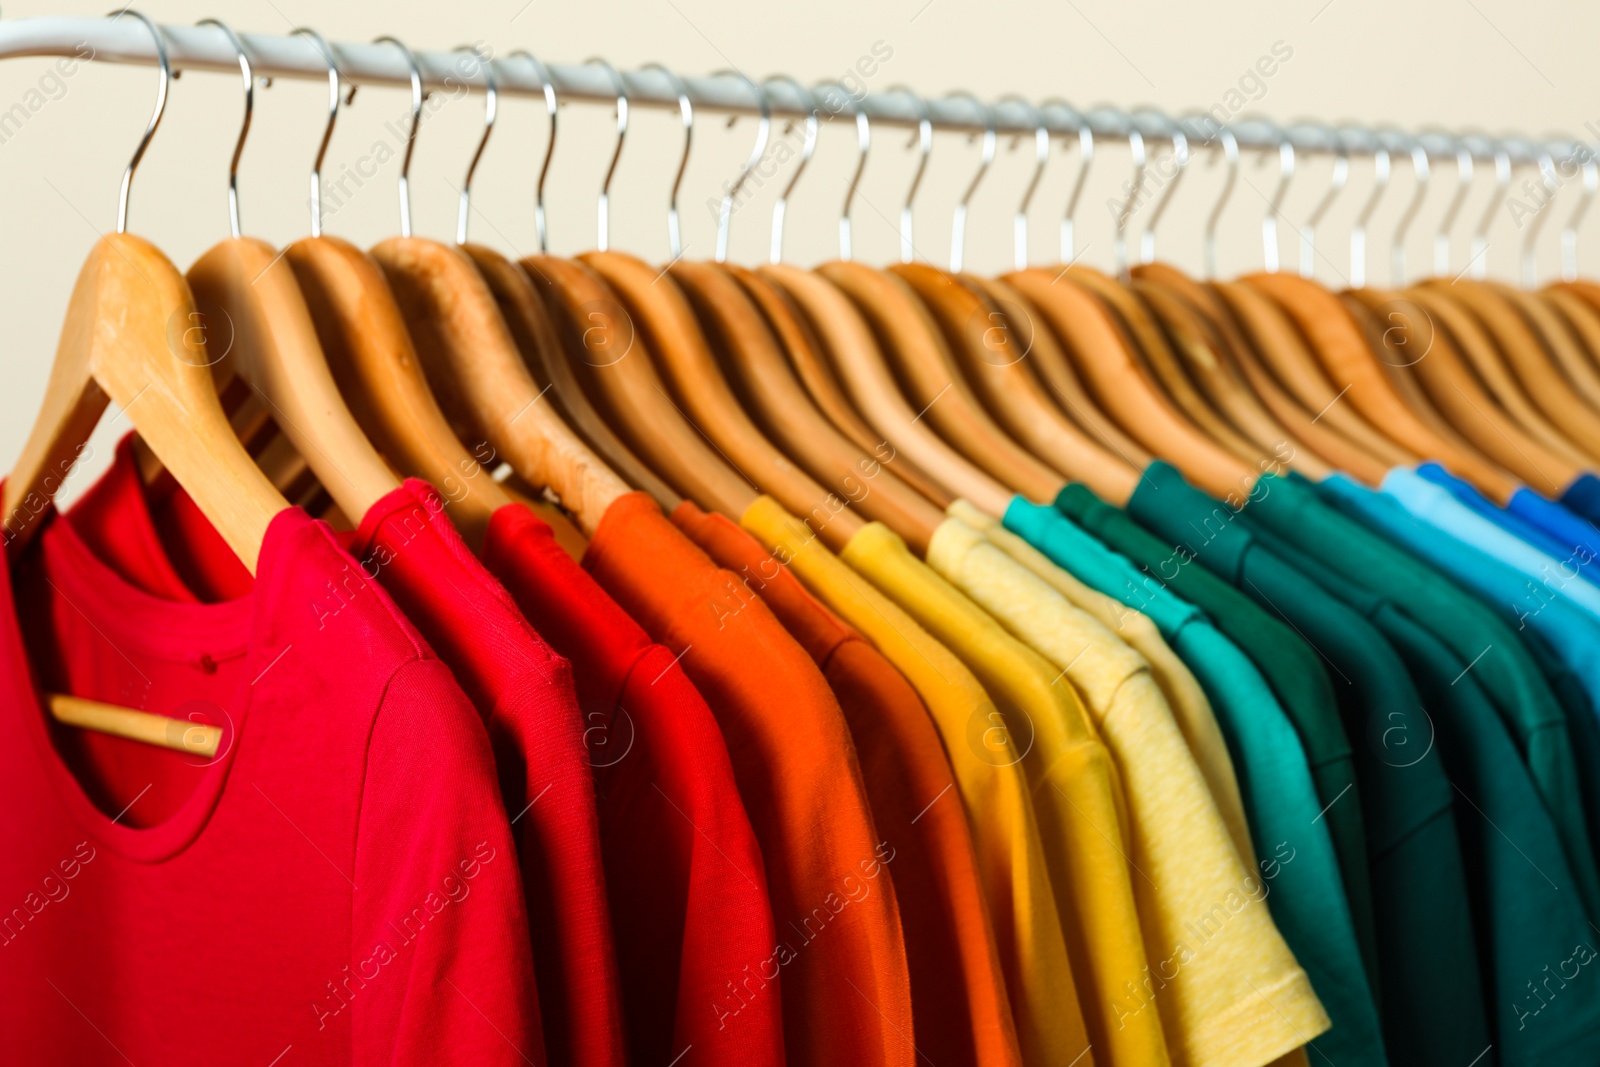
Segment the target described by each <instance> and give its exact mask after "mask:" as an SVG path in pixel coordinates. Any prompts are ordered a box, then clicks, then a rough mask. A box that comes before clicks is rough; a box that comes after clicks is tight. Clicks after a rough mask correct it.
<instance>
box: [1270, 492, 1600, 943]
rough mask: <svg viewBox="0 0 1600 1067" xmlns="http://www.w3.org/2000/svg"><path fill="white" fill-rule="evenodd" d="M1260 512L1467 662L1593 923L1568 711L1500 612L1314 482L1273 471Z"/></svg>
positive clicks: (1596, 891) (1592, 887)
mask: <svg viewBox="0 0 1600 1067" xmlns="http://www.w3.org/2000/svg"><path fill="white" fill-rule="evenodd" d="M1262 480H1263V481H1266V482H1267V486H1268V489H1269V491H1267V492H1265V494H1264V495H1262V496H1261V498H1260V499H1259V500H1257V501H1256V502H1255V503H1254V504H1253V505H1252V506H1251V513H1252V515H1253V517H1254V518H1255V519H1257V520H1258V521H1259V522H1260V524H1261V526H1262V527H1264V528H1266V529H1271V530H1273V531H1275V532H1276V533H1277V534H1278V535H1279V536H1281V537H1283V538H1284V539H1285V540H1288V541H1290V542H1291V543H1294V544H1297V545H1300V546H1301V548H1302V549H1303V550H1305V551H1306V552H1308V553H1310V554H1311V555H1313V556H1315V557H1316V558H1318V559H1319V560H1320V561H1321V562H1323V563H1325V564H1326V565H1328V566H1329V567H1330V568H1331V569H1333V570H1334V571H1335V572H1336V573H1338V574H1339V575H1341V576H1342V577H1343V578H1344V579H1345V580H1347V581H1351V582H1354V583H1355V584H1356V585H1358V586H1360V587H1361V588H1363V589H1367V590H1369V591H1372V592H1375V593H1380V594H1381V595H1383V596H1385V597H1388V598H1389V599H1390V600H1391V601H1392V602H1393V603H1394V604H1395V605H1396V606H1397V607H1398V608H1400V610H1402V611H1403V612H1405V613H1406V614H1407V615H1409V616H1410V617H1411V618H1412V619H1414V620H1415V621H1417V622H1418V623H1420V624H1421V625H1422V626H1423V627H1424V628H1425V629H1426V630H1427V631H1428V632H1429V633H1431V634H1433V636H1434V637H1436V638H1438V639H1439V640H1440V641H1442V642H1443V643H1444V644H1445V645H1446V646H1447V647H1448V648H1450V650H1451V651H1452V652H1454V653H1455V654H1456V655H1457V656H1459V657H1460V658H1461V660H1462V661H1463V663H1464V664H1465V666H1464V667H1463V669H1464V670H1470V671H1472V673H1473V675H1474V677H1475V678H1476V680H1477V682H1478V684H1479V685H1480V686H1481V687H1482V688H1483V691H1484V693H1485V694H1486V695H1487V696H1488V697H1489V698H1490V700H1492V701H1493V702H1494V705H1495V707H1496V708H1497V710H1498V711H1499V712H1500V715H1501V717H1502V719H1504V721H1505V723H1506V725H1507V726H1508V727H1510V729H1511V732H1512V736H1513V737H1515V738H1516V739H1517V747H1518V749H1519V750H1520V751H1521V753H1522V758H1523V761H1524V763H1526V765H1527V767H1528V770H1529V772H1530V773H1531V774H1532V777H1533V782H1534V785H1535V787H1536V788H1537V789H1538V790H1539V795H1540V797H1541V798H1542V799H1543V800H1544V803H1545V807H1546V808H1547V809H1548V810H1549V812H1550V815H1551V818H1553V819H1554V820H1555V824H1556V828H1557V830H1558V831H1559V832H1560V834H1561V840H1562V844H1563V848H1564V851H1565V852H1566V854H1567V860H1568V863H1569V864H1570V866H1571V870H1572V874H1573V879H1574V882H1575V883H1576V892H1577V894H1578V897H1579V898H1580V899H1581V900H1582V901H1583V902H1584V907H1585V911H1586V913H1587V914H1589V915H1590V916H1591V917H1593V916H1594V915H1595V914H1596V911H1597V908H1596V905H1597V903H1600V874H1596V872H1595V863H1594V857H1593V855H1592V854H1591V848H1590V844H1589V833H1588V827H1587V820H1586V819H1585V817H1584V811H1583V802H1582V797H1581V790H1580V787H1579V782H1578V771H1577V765H1576V761H1575V760H1574V758H1573V753H1572V744H1571V739H1570V738H1569V736H1568V734H1567V728H1566V720H1565V715H1564V713H1563V712H1562V710H1561V707H1560V705H1558V704H1557V703H1556V700H1555V697H1554V695H1553V694H1552V693H1551V691H1550V688H1549V686H1548V685H1547V684H1546V682H1545V679H1544V677H1543V676H1542V675H1541V673H1540V671H1539V668H1538V667H1537V665H1536V664H1535V663H1534V662H1533V660H1532V658H1531V656H1530V654H1529V653H1528V650H1527V649H1526V648H1525V647H1524V646H1523V645H1522V643H1521V642H1520V641H1519V640H1518V639H1517V634H1516V632H1515V631H1513V630H1512V629H1511V628H1510V627H1508V626H1506V625H1505V624H1504V623H1502V622H1501V621H1500V620H1499V619H1498V618H1497V617H1496V616H1495V614H1494V612H1493V611H1492V610H1491V609H1490V608H1488V607H1486V606H1485V605H1484V604H1482V603H1481V602H1479V601H1478V600H1477V599H1475V598H1474V597H1472V596H1471V595H1470V594H1468V593H1467V592H1465V591H1464V590H1462V589H1461V588H1460V587H1459V586H1456V585H1455V584H1453V583H1452V582H1450V581H1449V580H1448V579H1446V578H1444V577H1443V576H1442V575H1440V574H1438V573H1437V572H1436V571H1434V570H1433V569H1432V568H1430V567H1429V566H1428V565H1427V564H1426V563H1425V562H1424V561H1422V560H1421V559H1419V558H1418V557H1416V556H1414V555H1412V554H1411V553H1409V552H1407V551H1405V550H1404V549H1401V548H1399V547H1397V546H1395V545H1394V544H1393V543H1391V542H1389V541H1387V540H1384V539H1383V538H1382V537H1380V536H1378V535H1377V534H1375V533H1373V532H1372V531H1371V530H1369V529H1368V528H1367V527H1366V526H1364V525H1362V524H1361V523H1360V522H1359V521H1356V520H1355V519H1353V518H1351V517H1349V516H1347V515H1345V514H1342V513H1341V512H1340V511H1338V510H1335V508H1334V507H1330V506H1329V505H1330V504H1334V505H1337V504H1338V503H1339V501H1338V498H1337V497H1334V496H1328V497H1323V496H1322V495H1321V494H1320V493H1319V492H1318V491H1317V489H1315V488H1314V487H1313V486H1312V485H1311V484H1310V483H1309V482H1307V481H1305V480H1304V479H1302V478H1300V477H1298V476H1295V475H1289V476H1286V477H1280V476H1278V475H1268V476H1266V478H1264V479H1262Z"/></svg>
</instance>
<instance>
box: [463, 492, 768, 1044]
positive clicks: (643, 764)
mask: <svg viewBox="0 0 1600 1067" xmlns="http://www.w3.org/2000/svg"><path fill="white" fill-rule="evenodd" d="M634 548H635V550H636V551H638V552H641V553H644V554H646V555H649V554H651V552H652V549H651V546H650V545H649V544H646V543H640V544H637V545H635V546H634ZM483 561H484V564H485V565H486V566H487V567H488V568H489V570H490V571H491V572H492V573H493V574H494V575H495V577H497V578H499V579H500V581H501V582H503V583H505V587H506V588H507V589H508V590H509V591H510V592H511V595H512V596H513V597H514V598H515V599H516V601H517V604H518V605H519V606H520V607H521V608H522V610H523V613H524V614H526V615H527V617H528V621H530V622H532V623H533V625H534V626H535V627H536V628H537V629H538V630H539V632H540V633H542V634H544V635H545V636H546V637H547V638H548V639H549V640H550V642H551V644H553V645H554V646H555V648H556V650H557V651H558V652H560V653H561V654H562V655H563V656H566V657H567V659H568V660H569V661H570V662H571V663H572V668H573V674H574V676H575V678H576V681H577V684H578V705H579V707H580V708H581V709H582V711H583V718H584V725H585V735H586V737H587V739H588V741H589V751H590V761H591V763H592V764H593V766H594V773H595V784H596V787H597V788H598V790H599V794H600V841H601V849H602V853H603V855H604V857H605V864H606V887H607V891H608V893H609V895H610V898H611V917H612V925H613V927H614V929H615V933H616V943H617V955H618V960H619V963H620V969H621V972H622V994H623V996H622V1005H623V1018H624V1021H625V1024H626V1026H627V1030H628V1051H629V1054H630V1056H631V1059H632V1062H633V1063H635V1064H663V1065H665V1064H668V1063H674V1062H675V1063H676V1064H677V1065H678V1067H696V1065H704V1067H710V1065H713V1064H715V1065H728V1067H764V1065H770V1067H778V1065H781V1064H783V1062H784V1054H783V1015H782V1012H781V1010H780V1008H779V1004H780V999H779V997H778V996H769V997H763V998H761V999H758V1000H754V1001H752V1002H751V1003H750V1005H749V1007H748V1008H747V1009H746V1010H744V1011H741V1012H739V1013H738V1015H736V1016H734V1017H732V1018H730V1019H729V1020H728V1021H727V1025H726V1026H723V1025H719V1017H718V1015H717V1014H716V1013H714V1012H712V1011H711V1010H710V1006H711V1005H712V1004H715V1003H717V1002H718V1000H719V998H720V997H721V996H723V995H724V994H725V988H724V986H725V983H726V982H727V981H728V980H729V978H730V976H738V975H740V974H741V970H742V968H744V967H745V966H747V965H748V964H749V962H750V961H751V960H759V959H765V958H766V957H767V955H768V954H770V953H771V951H772V946H773V945H775V944H776V943H777V936H776V934H775V932H774V930H773V923H772V906H771V904H770V902H769V901H768V899H767V879H766V872H765V870H764V868H763V867H762V862H761V852H760V849H759V847H758V846H757V844H756V839H755V835H754V833H753V832H752V831H751V829H750V820H749V818H748V816H746V814H745V810H744V803H743V802H742V801H741V800H740V799H739V791H738V787H737V786H736V785H735V784H734V778H733V768H732V766H731V765H730V764H729V762H728V749H727V746H726V745H724V744H723V741H722V733H721V731H720V730H719V729H718V728H717V723H716V720H715V719H713V718H712V717H711V710H710V709H709V708H707V707H706V702H705V700H704V699H703V698H702V697H701V696H700V693H699V691H698V690H696V689H695V687H694V684H693V683H692V682H690V681H689V677H688V675H686V674H685V673H684V672H683V670H682V668H681V667H680V666H679V664H678V661H677V659H676V658H675V657H674V656H673V655H672V653H671V652H669V651H667V649H666V648H665V647H663V646H661V645H658V644H653V643H652V642H651V641H650V638H649V637H648V636H647V635H646V634H645V632H644V630H643V629H642V628H641V627H640V626H639V624H638V623H636V622H634V621H633V619H631V618H629V617H628V614H627V613H626V612H625V611H623V610H622V609H621V608H620V607H618V606H617V602H616V601H614V600H612V599H611V597H610V596H608V595H607V594H606V592H605V590H603V589H601V588H600V586H599V584H598V583H596V582H595V580H594V579H593V578H591V577H590V576H589V574H588V573H587V572H586V571H584V569H583V568H582V567H579V566H578V564H577V563H576V562H574V561H573V559H572V557H571V556H569V555H567V553H566V552H565V551H563V550H562V548H561V546H560V545H559V544H558V543H557V542H556V539H555V537H554V535H553V533H552V531H551V529H550V527H549V526H548V525H547V524H546V523H544V522H543V521H541V520H540V519H539V518H537V517H536V516H535V515H534V514H533V513H532V512H530V511H529V510H528V509H527V508H525V507H523V506H522V505H520V504H511V505H507V506H506V507H503V508H501V509H500V510H499V511H497V512H495V514H494V516H493V518H492V519H491V520H490V522H489V532H488V536H487V538H486V540H485V542H484V549H483ZM777 984H778V980H777V979H774V988H775V989H776V986H777ZM680 1057H681V1058H680Z"/></svg>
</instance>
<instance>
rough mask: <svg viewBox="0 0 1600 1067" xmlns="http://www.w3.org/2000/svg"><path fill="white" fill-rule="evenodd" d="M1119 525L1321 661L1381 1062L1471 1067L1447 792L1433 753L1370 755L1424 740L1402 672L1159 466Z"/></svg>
mask: <svg viewBox="0 0 1600 1067" xmlns="http://www.w3.org/2000/svg"><path fill="white" fill-rule="evenodd" d="M1128 514H1129V515H1131V516H1133V518H1135V519H1136V520H1138V521H1139V523H1140V524H1141V525H1143V526H1144V527H1146V528H1147V529H1149V530H1150V531H1151V532H1153V533H1155V534H1156V535H1157V536H1159V537H1162V538H1163V539H1164V540H1167V541H1169V542H1171V543H1172V545H1173V546H1174V547H1178V546H1181V547H1183V548H1184V549H1185V550H1186V551H1187V552H1188V553H1189V554H1191V555H1192V556H1193V557H1194V558H1195V559H1196V560H1197V561H1199V563H1201V564H1202V565H1204V566H1205V567H1206V569H1207V570H1209V571H1211V572H1212V573H1214V574H1216V575H1218V576H1219V577H1221V578H1224V579H1226V580H1227V581H1229V582H1231V583H1232V584H1233V585H1234V586H1235V587H1236V588H1238V589H1239V591H1240V592H1242V593H1245V594H1247V595H1248V596H1250V598H1251V599H1253V600H1255V601H1256V602H1257V603H1258V604H1259V605H1261V606H1262V607H1263V608H1265V609H1266V610H1267V611H1269V612H1271V613H1272V614H1274V615H1276V616H1278V617H1279V618H1280V619H1282V620H1283V621H1284V622H1285V623H1286V624H1287V625H1289V626H1290V627H1292V628H1293V629H1294V631H1295V632H1296V633H1297V634H1299V635H1300V636H1301V637H1302V638H1303V639H1304V640H1305V641H1306V642H1307V643H1308V644H1310V645H1311V647H1312V648H1313V649H1314V650H1315V651H1316V652H1317V653H1318V654H1319V655H1321V656H1322V658H1323V660H1324V662H1325V663H1326V664H1327V666H1328V671H1329V677H1330V680H1331V681H1332V683H1333V692H1334V696H1335V698H1336V699H1337V701H1338V705H1339V713H1340V716H1341V718H1342V719H1343V721H1344V727H1345V733H1346V736H1348V737H1349V738H1350V739H1351V741H1352V748H1353V750H1354V754H1355V766H1356V780H1357V788H1358V789H1359V790H1360V792H1361V804H1362V813H1363V815H1364V817H1365V829H1366V837H1367V849H1368V861H1369V862H1368V873H1369V877H1370V879H1371V883H1372V910H1373V915H1372V922H1373V927H1372V929H1373V932H1374V937H1375V950H1374V951H1375V954H1376V957H1377V958H1376V960H1375V961H1373V964H1375V965H1376V968H1377V971H1378V977H1377V982H1376V985H1377V990H1378V993H1379V998H1378V1002H1379V1005H1380V1007H1381V1009H1382V1016H1383V1028H1384V1038H1385V1041H1386V1043H1387V1045H1388V1049H1389V1055H1390V1056H1391V1057H1392V1058H1393V1059H1394V1061H1395V1062H1396V1063H1416V1064H1437V1065H1439V1067H1449V1065H1459V1064H1462V1063H1468V1062H1471V1060H1472V1059H1473V1057H1475V1056H1477V1054H1478V1053H1480V1052H1482V1051H1483V1049H1484V1046H1485V1045H1487V1044H1489V1029H1488V1025H1487V1022H1486V1017H1485V1008H1486V1005H1485V1003H1484V999H1483V983H1482V980H1481V978H1480V975H1479V972H1478V954H1477V945H1476V943H1475V941H1474V939H1473V927H1472V918H1471V912H1470V909H1469V906H1468V904H1467V887H1466V874H1465V871H1464V870H1463V867H1462V861H1461V843H1460V840H1459V838H1458V837H1457V835H1456V824H1455V814H1454V799H1455V798H1454V793H1453V792H1452V791H1451V789H1450V783H1449V781H1448V780H1447V779H1446V778H1445V772H1444V766H1443V764H1442V763H1441V761H1440V759H1439V754H1438V752H1436V751H1434V750H1433V749H1431V748H1429V749H1426V750H1424V749H1420V748H1417V749H1415V750H1414V751H1415V755H1416V758H1415V759H1412V758H1410V757H1411V755H1412V752H1411V751H1407V752H1406V753H1405V754H1404V756H1402V755H1401V754H1400V753H1399V752H1398V751H1395V750H1392V749H1391V748H1390V747H1387V746H1385V744H1384V742H1383V739H1384V738H1385V737H1389V738H1395V737H1398V736H1402V735H1408V736H1415V737H1420V736H1423V735H1424V734H1425V733H1426V732H1427V726H1426V725H1425V724H1426V715H1425V713H1424V712H1423V709H1422V703H1421V700H1420V699H1419V698H1418V696H1417V691H1416V688H1415V687H1414V686H1413V685H1412V682H1411V677H1410V675H1409V674H1407V673H1406V667H1405V664H1404V663H1403V662H1402V661H1401V660H1400V657H1399V656H1398V655H1397V654H1396V653H1395V650H1394V648H1393V646H1391V645H1390V644H1389V642H1388V640H1387V639H1385V638H1384V636H1383V635H1382V634H1381V633H1379V632H1378V630H1377V629H1376V628H1375V627H1374V626H1373V625H1372V623H1370V622H1369V621H1367V619H1365V618H1364V617H1362V616H1361V615H1360V614H1359V613H1358V612H1356V611H1355V610H1354V609H1352V608H1351V607H1350V606H1349V605H1347V604H1345V603H1343V602H1342V601H1340V600H1338V599H1337V598H1335V597H1334V596H1333V595H1332V594H1330V593H1328V592H1327V591H1326V590H1324V589H1323V588H1321V587H1320V586H1318V585H1317V584H1316V583H1315V582H1313V581H1312V580H1311V579H1310V578H1308V577H1306V576H1305V575H1303V574H1301V573H1300V572H1299V571H1297V570H1295V568H1294V567H1292V566H1291V565H1289V564H1288V563H1286V562H1285V561H1284V560H1283V559H1282V558H1280V557H1279V556H1277V555H1276V554H1274V553H1273V552H1272V550H1271V549H1269V548H1267V547H1266V546H1265V545H1263V544H1262V543H1261V541H1260V540H1259V539H1258V538H1256V536H1255V535H1254V534H1253V533H1252V532H1251V531H1250V529H1249V528H1248V527H1246V526H1245V524H1244V523H1242V522H1240V521H1238V518H1239V515H1238V513H1237V512H1234V511H1232V510H1231V509H1230V508H1228V507H1227V506H1226V505H1224V504H1221V503H1219V502H1218V501H1216V500H1214V499H1212V498H1211V497H1209V496H1207V495H1206V494H1205V493H1203V492H1201V491H1200V490H1198V489H1196V488H1194V487H1193V486H1191V485H1190V484H1189V483H1188V482H1186V481H1184V480H1183V476H1182V475H1181V474H1180V473H1179V472H1178V471H1177V470H1176V469H1175V468H1173V467H1171V466H1170V465H1168V464H1166V463H1161V462H1157V463H1154V464H1152V465H1151V466H1150V467H1149V469H1147V470H1146V471H1145V476H1144V478H1142V479H1141V480H1140V482H1139V487H1138V488H1137V489H1136V490H1135V492H1134V494H1133V497H1132V499H1131V500H1129V502H1128ZM1358 932H1359V927H1358ZM1373 964H1369V965H1373Z"/></svg>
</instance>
